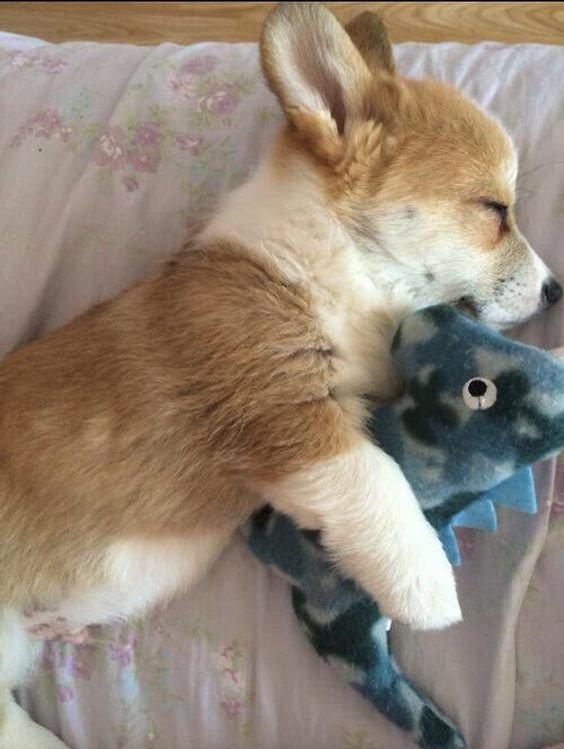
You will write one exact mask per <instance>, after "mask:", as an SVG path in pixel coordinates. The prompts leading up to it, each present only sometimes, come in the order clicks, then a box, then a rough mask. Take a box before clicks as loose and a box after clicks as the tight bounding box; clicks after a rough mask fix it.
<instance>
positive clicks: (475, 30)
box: [0, 2, 564, 44]
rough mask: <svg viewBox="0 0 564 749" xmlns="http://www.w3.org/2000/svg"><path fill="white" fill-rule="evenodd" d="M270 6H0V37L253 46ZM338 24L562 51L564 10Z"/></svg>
mask: <svg viewBox="0 0 564 749" xmlns="http://www.w3.org/2000/svg"><path fill="white" fill-rule="evenodd" d="M272 5H273V3H267V2H263V3H248V2H209V3H198V2H0V30H2V31H11V32H14V33H19V34H26V35H28V36H37V37H40V38H42V39H46V40H48V41H52V42H61V41H76V40H84V39H90V40H97V41H106V42H130V43H135V44H158V43H160V42H164V41H172V42H178V43H180V44H190V43H192V42H200V41H212V40H218V41H256V40H257V39H258V36H259V32H260V27H261V24H262V21H263V19H264V17H265V15H266V14H267V13H268V10H269V9H270V7H271V6H272ZM326 5H328V6H329V7H330V8H332V9H333V10H334V11H335V13H336V14H337V15H338V16H339V17H340V18H342V19H347V18H349V17H350V16H351V15H353V14H354V13H356V12H358V11H359V10H365V9H370V8H372V9H374V10H377V11H378V12H379V13H380V15H381V16H382V18H383V19H384V21H385V22H386V25H387V26H388V29H389V31H390V34H391V37H392V39H393V41H395V42H402V41H427V42H436V41H460V42H468V43H472V42H477V41H481V40H484V39H493V40H497V41H503V42H511V43H513V42H539V43H544V44H564V2H434V3H427V2H391V3H387V2H377V3H371V2H367V3H359V2H352V3H339V2H328V3H326Z"/></svg>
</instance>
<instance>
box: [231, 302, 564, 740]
mask: <svg viewBox="0 0 564 749" xmlns="http://www.w3.org/2000/svg"><path fill="white" fill-rule="evenodd" d="M392 355H393V359H394V363H395V366H396V369H397V372H398V375H399V377H400V378H401V379H402V381H403V383H404V386H405V387H404V394H403V396H402V397H401V398H399V399H398V400H396V401H392V402H389V403H386V404H383V405H381V406H378V407H376V408H375V409H374V411H373V413H372V415H371V419H370V422H369V429H370V431H371V433H372V434H373V435H374V437H375V439H377V440H378V443H379V444H380V445H381V446H382V447H383V448H384V449H385V450H386V451H387V452H388V453H390V454H391V455H392V456H393V457H394V458H395V459H396V460H397V461H398V463H399V464H400V465H401V467H402V469H403V471H404V473H405V475H406V477H407V479H408V480H409V482H410V483H411V485H412V487H413V489H414V491H415V494H416V496H417V498H418V500H419V501H420V503H421V506H422V508H423V510H424V512H425V515H426V517H427V519H428V520H429V522H430V523H431V524H432V525H433V526H434V527H435V528H436V530H437V532H438V533H439V535H440V537H441V539H442V542H443V545H444V547H445V550H446V552H447V554H448V556H449V558H450V560H451V562H452V563H455V564H456V563H458V562H459V561H460V557H459V553H458V547H457V544H456V537H455V535H454V533H453V530H452V528H453V526H455V525H464V526H468V527H473V528H483V529H485V530H489V531H495V529H496V516H495V509H494V503H498V504H505V505H508V506H510V507H513V508H514V509H516V510H521V511H525V512H534V511H535V510H536V501H535V494H534V488H533V480H532V472H531V469H530V466H531V464H532V463H533V462H535V461H537V460H541V459H544V458H547V457H548V456H550V455H552V454H554V453H556V452H558V451H559V450H560V449H561V448H562V447H564V363H563V362H561V361H560V360H559V359H558V358H556V357H555V356H553V355H551V354H549V353H547V352H544V351H542V350H540V349H538V348H535V347H532V346H527V345H524V344H522V343H517V342H515V341H512V340H509V339H507V338H504V337H503V336H501V335H500V334H498V333H496V332H494V331H492V330H490V329H488V328H486V327H485V326H484V325H482V324H480V323H477V322H475V321H474V320H472V319H470V318H469V317H467V316H465V315H464V314H462V313H461V312H458V311H456V310H454V309H452V308H450V307H447V306H443V305H441V306H437V307H429V308H427V309H426V310H423V311H421V312H417V313H415V314H412V315H410V316H409V317H407V318H406V319H405V320H404V322H403V323H402V324H401V326H400V328H399V330H398V331H397V333H396V336H395V338H394V341H393V345H392ZM243 532H244V534H245V536H246V538H247V541H248V544H249V546H250V549H251V550H252V552H253V553H254V554H255V555H256V557H258V559H260V560H261V561H262V562H264V563H265V564H267V565H269V566H270V567H271V568H273V569H274V570H275V571H277V572H278V573H280V574H281V575H282V576H283V577H284V578H286V579H287V580H288V581H289V582H290V584H291V586H292V601H293V606H294V611H295V614H296V616H297V618H298V620H299V622H300V624H301V626H302V628H303V630H304V632H305V634H306V636H307V637H308V639H309V640H310V642H311V644H312V645H313V647H314V648H315V649H316V650H317V652H318V653H319V655H321V656H322V657H323V658H325V659H326V660H327V661H328V662H329V663H330V664H331V665H332V666H334V667H335V668H336V669H338V670H339V671H340V673H342V674H343V676H344V678H345V679H346V681H347V682H348V683H349V684H350V685H351V686H353V687H354V688H355V689H356V690H358V691H359V692H360V693H361V694H362V695H363V696H364V697H366V698H367V699H368V700H369V701H370V702H371V703H372V704H373V705H374V706H375V707H376V708H377V709H378V710H379V711H380V712H382V713H383V714H384V715H386V716H387V717H388V718H389V719H390V720H391V721H393V722H394V723H395V724H396V725H397V726H398V727H399V728H401V729H403V730H404V731H406V732H407V733H408V734H409V735H410V737H411V738H412V739H413V740H414V741H415V742H416V743H417V744H419V745H420V746H422V747H427V748H428V749H462V748H463V747H465V746H466V743H465V740H464V738H463V736H462V735H461V733H460V732H459V731H458V730H457V728H456V727H455V726H454V725H453V723H452V722H451V721H450V720H449V719H448V718H447V717H446V716H445V715H444V714H443V713H442V712H441V711H440V710H439V709H438V708H437V707H436V706H435V705H434V704H433V703H432V702H431V701H430V700H429V699H428V698H427V697H426V696H425V695H424V694H423V693H422V692H421V691H419V690H418V689H417V688H416V687H415V685H414V684H412V683H411V681H410V680H409V679H408V677H407V676H405V675H404V674H403V673H402V672H401V671H400V669H399V667H398V665H397V663H396V662H395V661H394V659H393V657H392V656H391V654H390V651H389V646H388V629H389V620H388V619H387V618H386V617H385V616H383V615H382V614H381V612H380V611H379V608H378V603H377V602H376V601H374V600H372V599H371V598H370V597H369V596H368V595H367V594H366V593H365V592H364V591H363V590H362V589H361V588H360V587H358V586H357V585H356V584H355V583H354V582H353V581H352V580H347V579H344V578H343V577H341V576H340V575H339V573H338V571H337V570H336V569H335V567H334V565H333V564H332V562H331V559H330V557H329V555H328V554H327V553H326V552H325V551H324V549H323V545H322V543H323V539H322V538H321V537H320V534H319V532H316V531H305V530H300V529H299V528H298V527H297V526H296V525H295V524H294V523H293V522H292V521H291V520H290V519H289V518H288V517H286V516H284V515H281V514H278V513H276V512H274V510H272V508H270V507H265V508H264V509H262V510H260V511H259V512H257V513H256V514H255V515H254V516H253V517H252V519H251V520H250V522H249V523H248V524H247V525H246V527H245V528H244V529H243Z"/></svg>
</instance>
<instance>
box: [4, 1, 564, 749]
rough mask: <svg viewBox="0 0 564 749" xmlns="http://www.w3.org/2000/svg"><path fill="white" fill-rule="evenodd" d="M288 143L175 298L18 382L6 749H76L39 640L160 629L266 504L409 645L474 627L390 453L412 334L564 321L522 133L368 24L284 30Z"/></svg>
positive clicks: (8, 516)
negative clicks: (305, 531)
mask: <svg viewBox="0 0 564 749" xmlns="http://www.w3.org/2000/svg"><path fill="white" fill-rule="evenodd" d="M261 59H262V66H263V70H264V74H265V76H266V79H267V81H268V83H269V85H270V87H271V89H272V91H273V92H274V93H275V95H276V96H277V97H278V99H279V101H280V103H281V105H282V108H283V109H284V112H285V114H286V118H287V123H286V125H285V127H284V128H283V129H282V130H281V132H280V133H279V135H278V136H277V138H276V139H275V141H274V143H273V145H272V148H271V150H270V152H269V154H268V155H267V157H266V159H265V160H264V162H263V163H262V165H261V166H260V168H259V169H258V171H257V172H256V174H255V175H254V176H253V177H252V179H251V180H250V181H249V182H248V183H247V184H245V185H244V186H243V187H241V188H239V189H237V190H236V191H235V192H233V193H232V194H231V195H229V196H228V198H227V199H226V200H225V202H224V204H223V206H222V207H221V209H220V210H219V211H218V213H217V215H216V216H215V217H214V218H213V219H212V221H211V222H210V223H209V225H208V226H207V228H206V229H205V230H204V231H203V233H202V234H201V235H200V236H199V237H198V238H197V239H196V240H195V241H194V242H193V244H192V246H191V247H190V248H189V249H188V250H187V251H185V252H184V253H182V254H180V255H178V256H177V257H176V258H174V259H173V260H172V261H171V262H170V263H169V264H168V265H166V267H164V269H163V270H162V272H160V273H159V274H158V275H156V276H155V277H153V278H151V279H149V280H147V281H145V282H143V283H141V284H139V285H137V286H135V287H133V288H131V289H129V290H128V291H126V292H125V293H124V294H122V295H121V296H120V297H119V298H118V299H116V300H114V301H111V302H107V303H105V304H102V305H100V306H99V307H96V308H95V309H93V310H91V311H90V312H88V313H86V314H85V315H82V316H81V317H80V318H78V319H77V320H75V321H74V322H72V323H70V324H69V325H67V326H66V327H64V328H62V329H60V330H58V331H56V332H54V333H52V334H50V335H48V336H47V337H45V338H43V339H42V340H39V341H36V342H34V343H32V344H30V345H29V346H27V347H25V348H23V349H21V350H19V351H17V352H15V353H13V354H12V355H10V356H8V357H7V359H6V360H5V361H4V362H2V364H1V365H0V394H1V395H0V569H1V570H2V575H1V577H0V606H1V608H0V694H1V700H2V701H1V703H0V747H2V749H55V748H56V747H59V749H61V747H62V744H61V743H60V741H59V740H58V739H55V738H54V737H53V736H52V735H51V734H49V733H48V732H46V731H45V730H44V729H42V728H40V727H39V726H37V725H36V724H33V723H32V722H31V721H30V720H29V719H28V718H27V717H26V716H25V714H24V713H23V711H21V710H20V708H19V707H17V706H16V705H15V703H14V702H12V701H11V697H10V691H11V689H12V687H14V686H15V685H16V684H17V683H18V682H19V681H20V680H21V678H22V676H23V675H24V673H25V671H26V669H27V668H28V666H29V664H30V662H31V661H32V660H33V656H34V652H35V651H36V650H37V646H34V645H33V642H34V638H37V637H38V636H41V635H42V634H45V633H56V634H57V633H59V634H60V633H63V632H65V633H67V634H73V633H76V632H77V631H79V630H80V629H81V628H82V627H84V626H85V625H88V624H91V623H101V622H105V621H108V620H110V619H113V618H116V617H127V616H131V615H133V614H136V613H139V612H141V611H143V610H145V609H146V608H147V607H149V606H151V605H153V604H155V603H156V602H157V601H159V600H162V599H164V598H166V597H168V596H171V595H173V594H174V593H175V592H177V591H178V590H179V589H182V588H183V587H185V586H187V585H188V584H190V583H191V582H193V581H194V580H195V579H197V578H198V577H199V576H201V575H202V573H203V572H204V570H205V569H206V568H207V567H208V566H209V565H210V563H211V562H212V561H213V560H214V559H215V558H216V557H217V556H218V554H219V553H220V551H221V550H222V549H223V548H224V546H225V545H226V543H227V541H228V540H229V538H230V536H231V534H232V533H233V532H234V531H235V529H236V528H237V527H238V526H239V525H240V523H242V522H243V521H244V520H245V519H246V518H247V517H248V515H249V513H251V512H252V511H253V510H255V509H256V508H257V506H258V505H259V504H262V503H263V502H264V501H265V500H266V501H268V502H270V503H271V504H273V505H274V506H275V507H277V508H278V509H279V510H280V511H282V512H285V513H288V514H290V515H291V516H293V517H294V518H295V519H296V520H297V521H298V522H300V523H301V524H302V525H304V526H312V527H319V528H321V529H322V532H323V539H324V543H325V544H326V546H327V547H328V548H329V549H330V551H331V552H332V554H333V555H334V558H335V560H336V561H337V563H338V564H339V565H340V567H341V568H342V570H343V571H344V573H345V574H346V575H348V576H350V577H353V578H355V579H356V580H357V581H358V582H359V583H360V584H361V585H362V586H363V587H364V588H365V589H366V590H367V591H368V592H369V593H370V594H372V595H373V596H374V597H375V598H377V599H378V601H379V602H380V603H381V604H382V609H383V611H384V612H385V613H386V614H387V615H388V616H390V617H392V618H393V619H396V620H399V621H402V622H405V623H407V624H409V625H412V626H414V627H421V628H438V627H443V626H446V625H448V624H450V623H452V622H456V621H458V620H459V619H460V618H461V612H460V608H459V604H458V601H457V596H456V590H455V584H454V579H453V575H452V571H451V567H450V565H449V564H448V561H447V559H446V557H445V555H444V553H443V550H442V548H441V545H440V542H439V541H438V539H437V536H436V534H435V532H434V531H433V529H432V528H431V527H430V526H429V525H428V524H427V522H426V521H425V519H424V517H423V515H422V513H421V510H420V508H419V506H418V504H417V502H416V500H415V498H414V495H413V493H412V491H411V488H410V486H409V484H408V483H407V481H406V479H405V478H404V476H403V474H402V472H401V470H400V469H399V467H398V465H397V464H396V463H395V462H394V461H393V460H392V459H391V458H390V457H389V456H388V455H387V454H386V453H385V452H383V451H382V450H381V449H380V448H379V447H378V445H375V444H374V443H373V442H371V441H370V440H369V439H368V436H367V434H366V432H365V421H366V414H367V408H366V404H367V399H381V398H387V397H389V396H390V395H392V394H393V393H394V390H395V381H394V376H393V372H392V369H391V364H390V358H389V348H390V341H391V337H392V335H393V333H394V331H395V328H396V326H397V324H398V322H399V321H400V320H401V318H402V317H403V316H404V315H405V314H406V313H408V312H410V311H413V310H416V309H418V308H420V307H424V306H426V305H428V304H435V303H439V302H452V303H456V304H465V305H466V306H467V307H469V308H470V309H471V310H472V311H473V313H474V314H475V315H476V316H477V317H478V318H480V319H481V320H483V321H485V322H486V323H489V324H490V325H492V326H496V327H498V328H504V327H509V326H512V325H516V324H518V323H520V322H523V321H524V320H526V319H527V318H529V317H531V316H532V315H535V314H537V313H539V312H540V311H542V310H543V309H545V308H546V307H547V306H549V305H550V304H552V303H554V302H555V301H557V299H558V298H559V297H560V295H561V289H560V286H559V285H558V283H557V282H556V281H555V280H554V279H553V278H552V276H551V274H550V273H549V271H548V270H547V268H546V267H545V265H544V264H543V263H542V261H541V260H540V259H539V257H538V256H537V255H536V254H535V253H534V252H533V250H532V249H531V247H530V246H529V245H528V243H527V241H526V240H525V239H524V237H523V236H522V235H521V234H520V232H519V230H518V228H517V226H516V223H515V217H514V214H513V205H514V202H515V178H516V174H517V157H516V154H515V151H514V148H513V146H512V144H511V141H510V139H509V137H508V136H507V134H506V133H505V132H504V130H503V129H502V128H501V126H500V125H499V124H498V123H497V122H495V121H494V120H492V119H491V118H489V117H487V116H486V115H485V114H484V113H482V112H481V111H480V110H479V109H478V108H477V107H476V106H475V105H474V104H472V103H470V102H469V101H467V100H466V99H465V98H463V97H462V96H461V95H460V94H459V93H457V92H456V91H454V90H453V89H451V88H449V87H448V86H446V85H443V84H439V83H436V82H431V81H425V82H421V81H411V80H406V79H403V78H401V77H399V76H398V75H396V74H395V72H394V66H393V61H392V55H391V49H390V45H389V42H388V39H387V36H386V34H385V32H384V30H383V28H382V26H381V24H380V23H379V21H378V20H377V19H376V17H375V16H373V15H370V14H364V15H363V16H362V17H361V18H360V19H357V20H356V21H353V23H352V24H351V25H350V26H349V28H348V33H347V31H346V30H345V29H343V28H342V27H341V26H340V25H339V24H338V23H337V21H336V20H335V18H334V17H333V16H332V15H331V14H330V13H329V12H328V11H327V10H326V9H324V8H323V7H322V6H320V5H318V4H309V3H295V4H283V5H281V6H279V7H278V8H276V9H275V10H274V11H273V13H272V14H271V15H270V17H269V18H268V20H267V22H266V24H265V27H264V31H263V35H262V41H261Z"/></svg>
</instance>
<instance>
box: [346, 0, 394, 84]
mask: <svg viewBox="0 0 564 749" xmlns="http://www.w3.org/2000/svg"><path fill="white" fill-rule="evenodd" d="M345 30H346V32H347V34H348V35H349V36H350V38H351V39H352V40H353V42H354V45H355V47H356V48H357V49H358V51H359V52H360V54H361V55H362V57H363V58H364V62H365V63H366V64H367V66H368V67H369V68H370V70H371V71H372V72H373V73H376V72H378V71H379V70H385V71H386V72H388V73H392V74H393V73H395V63H394V53H393V51H392V44H391V42H390V37H389V35H388V30H387V29H386V27H385V26H384V23H383V22H382V20H381V19H380V17H379V16H378V15H376V13H373V12H372V11H370V10H367V11H365V12H364V13H360V14H359V15H358V16H355V17H354V18H353V19H352V21H349V22H348V23H347V25H346V26H345Z"/></svg>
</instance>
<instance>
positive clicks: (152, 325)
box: [0, 244, 347, 605]
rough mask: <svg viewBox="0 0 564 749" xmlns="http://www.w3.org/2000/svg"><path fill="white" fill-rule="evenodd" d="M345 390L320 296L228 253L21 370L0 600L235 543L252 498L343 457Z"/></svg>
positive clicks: (16, 369)
mask: <svg viewBox="0 0 564 749" xmlns="http://www.w3.org/2000/svg"><path fill="white" fill-rule="evenodd" d="M331 381H332V369H331V351H330V350H329V349H328V345H327V343H326V341H324V339H323V337H322V335H321V333H320V331H319V330H318V328H317V325H316V323H315V320H314V319H313V317H312V314H311V310H310V308H309V301H308V294H307V291H306V290H305V289H304V288H298V287H296V286H294V287H292V286H288V285H287V284H285V283H284V281H283V280H282V279H281V278H280V277H279V275H278V274H277V272H276V271H275V270H274V269H272V268H269V267H268V266H267V265H266V264H261V263H259V262H257V261H256V260H251V259H249V258H248V257H247V256H246V254H245V252H244V251H243V250H242V249H241V248H239V247H234V246H229V245H227V244H224V245H220V246H215V247H198V248H196V249H193V250H192V251H189V252H187V253H185V254H183V255H181V256H178V258H177V259H176V260H175V261H174V262H172V263H170V264H169V265H168V267H167V269H166V270H165V272H164V273H163V275H161V276H160V277H158V278H155V279H153V280H150V281H147V282H145V283H142V284H140V285H138V286H136V287H134V288H133V289H131V290H130V291H128V292H127V293H125V294H124V295H123V296H122V297H120V298H119V299H117V300H115V301H113V302H109V303H106V304H103V305H101V306H100V307H98V308H96V309H94V310H92V311H90V312H88V313H87V314H85V315H83V316H82V317H80V318H78V319H77V320H75V321H74V322H72V323H71V324H70V325H67V326H66V327H64V328H62V329H60V330H58V331H56V332H54V333H52V334H51V335H49V336H47V337H46V338H44V339H42V340H39V341H37V342H35V343H32V344H31V345H29V346H27V347H26V348H24V349H22V350H20V351H18V352H16V353H14V354H12V355H11V356H9V357H8V358H7V359H6V360H5V361H4V362H2V365H1V366H0V393H1V394H2V397H1V401H0V460H1V464H0V465H1V468H2V470H1V473H0V482H1V483H0V498H1V502H0V533H1V534H2V543H1V547H0V548H1V555H0V559H1V566H2V570H3V574H2V576H1V577H0V600H1V601H2V602H3V603H10V604H18V605H29V604H30V603H31V602H35V603H37V602H39V601H42V600H43V601H45V600H47V601H49V600H53V599H56V598H58V597H59V596H61V595H63V594H64V593H65V591H66V590H68V589H70V588H71V587H73V586H77V585H78V586H84V585H90V584H92V583H93V582H96V581H97V575H98V569H97V565H98V564H99V562H100V558H101V554H102V553H103V551H104V550H105V548H106V547H107V546H108V545H109V544H110V543H112V542H113V541H117V540H121V539H124V538H125V539H127V538H129V539H131V538H133V539H134V538H143V537H153V538H159V537H161V538H166V537H167V536H173V535H178V534H183V533H186V532H187V531H191V530H194V529H196V530H201V531H204V530H207V529H210V528H212V529H216V528H223V529H226V531H227V532H230V531H231V530H233V529H235V528H236V527H237V525H238V524H239V523H240V522H241V521H242V520H243V519H244V517H245V516H246V515H247V514H248V513H249V512H250V511H251V510H252V509H253V507H254V504H253V500H252V494H251V493H250V492H249V489H248V487H249V484H250V483H252V482H255V483H256V482H260V481H273V480H276V479H277V478H278V477H281V476H283V475H285V474H286V473H289V472H292V471H295V470H297V469H298V468H300V467H302V466H304V465H307V464H308V463H309V462H312V461H317V460H322V459H325V458H327V457H329V456H331V455H333V454H335V453H336V452H339V451H341V450H343V449H344V448H345V447H346V446H347V445H346V439H347V437H346V429H343V425H344V416H343V413H342V412H341V411H340V410H339V408H338V407H337V405H336V403H335V402H334V400H333V399H332V398H331ZM251 477H252V482H251ZM243 486H245V487H246V489H243V488H242V487H243Z"/></svg>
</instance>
